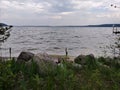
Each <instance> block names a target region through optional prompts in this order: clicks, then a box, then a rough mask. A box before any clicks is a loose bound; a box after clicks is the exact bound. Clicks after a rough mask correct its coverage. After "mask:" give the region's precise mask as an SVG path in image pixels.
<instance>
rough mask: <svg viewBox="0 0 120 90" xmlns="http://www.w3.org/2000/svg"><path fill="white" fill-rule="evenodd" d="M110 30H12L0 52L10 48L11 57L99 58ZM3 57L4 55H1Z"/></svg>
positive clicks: (109, 36)
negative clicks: (25, 53) (28, 53)
mask: <svg viewBox="0 0 120 90" xmlns="http://www.w3.org/2000/svg"><path fill="white" fill-rule="evenodd" d="M112 38H113V34H112V28H103V27H102V28H101V27H94V28H93V27H13V30H12V31H11V36H10V37H9V38H8V40H7V41H5V42H4V43H3V44H2V48H8V47H11V48H12V56H18V54H19V53H20V52H21V51H23V50H24V51H31V52H34V53H39V52H47V53H49V54H60V55H61V54H62V55H64V54H65V51H64V50H65V48H68V54H69V55H73V56H77V55H79V54H90V53H93V54H95V55H97V56H100V55H103V54H104V53H103V51H104V49H103V47H105V46H109V45H110V44H111V43H113V42H112ZM3 54H4V55H7V53H5V52H3Z"/></svg>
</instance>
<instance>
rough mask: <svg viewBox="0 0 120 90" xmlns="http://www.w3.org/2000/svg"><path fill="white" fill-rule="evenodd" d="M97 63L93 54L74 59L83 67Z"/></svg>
mask: <svg viewBox="0 0 120 90" xmlns="http://www.w3.org/2000/svg"><path fill="white" fill-rule="evenodd" d="M89 61H90V62H93V63H94V62H95V57H94V55H93V54H89V55H79V56H78V57H76V58H75V59H74V62H75V63H78V64H81V65H86V64H87V63H88V62H89Z"/></svg>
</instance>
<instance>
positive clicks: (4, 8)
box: [0, 0, 120, 26]
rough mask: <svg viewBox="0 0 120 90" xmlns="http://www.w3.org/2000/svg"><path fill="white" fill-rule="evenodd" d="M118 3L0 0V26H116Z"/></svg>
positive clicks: (106, 0) (119, 19) (119, 20)
mask: <svg viewBox="0 0 120 90" xmlns="http://www.w3.org/2000/svg"><path fill="white" fill-rule="evenodd" d="M111 4H114V5H117V6H118V7H119V6H120V0H0V22H4V23H7V24H11V25H53V26H54V25H88V24H102V23H120V8H113V7H111V6H110V5H111Z"/></svg>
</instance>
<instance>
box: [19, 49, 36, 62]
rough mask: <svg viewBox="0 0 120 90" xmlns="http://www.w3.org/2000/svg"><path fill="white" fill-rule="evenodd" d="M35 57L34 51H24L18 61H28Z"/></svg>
mask: <svg viewBox="0 0 120 90" xmlns="http://www.w3.org/2000/svg"><path fill="white" fill-rule="evenodd" d="M33 57H34V54H33V53H31V52H25V51H22V52H21V53H20V55H19V56H18V58H17V62H27V61H30V60H32V59H33Z"/></svg>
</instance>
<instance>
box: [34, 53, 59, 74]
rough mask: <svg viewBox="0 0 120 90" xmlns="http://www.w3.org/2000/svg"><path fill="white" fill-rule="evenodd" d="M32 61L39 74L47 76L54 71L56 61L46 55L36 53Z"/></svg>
mask: <svg viewBox="0 0 120 90" xmlns="http://www.w3.org/2000/svg"><path fill="white" fill-rule="evenodd" d="M33 61H34V62H36V63H37V65H38V67H39V72H40V73H42V74H48V73H51V72H52V71H54V70H55V69H56V67H57V62H58V59H57V58H53V57H52V56H50V55H48V54H46V53H38V54H36V55H35V56H34V57H33Z"/></svg>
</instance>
